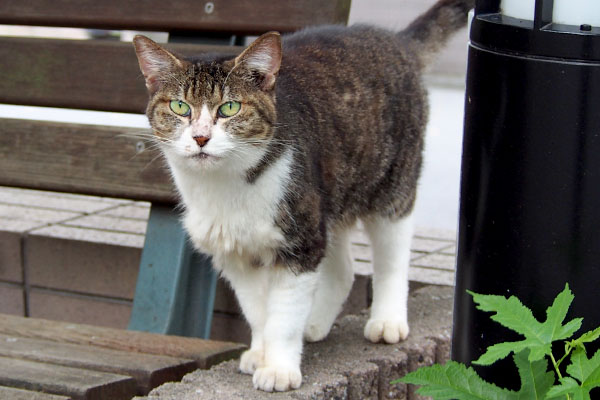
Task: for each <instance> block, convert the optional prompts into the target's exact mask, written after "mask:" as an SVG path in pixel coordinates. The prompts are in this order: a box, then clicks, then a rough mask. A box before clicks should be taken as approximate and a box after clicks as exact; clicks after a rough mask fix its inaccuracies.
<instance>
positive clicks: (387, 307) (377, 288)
mask: <svg viewBox="0 0 600 400" xmlns="http://www.w3.org/2000/svg"><path fill="white" fill-rule="evenodd" d="M363 223H364V226H365V229H366V230H367V233H368V235H369V237H370V239H371V244H372V248H373V302H372V304H371V315H370V318H369V320H368V322H367V324H366V326H365V330H364V335H365V337H366V338H367V339H368V340H370V341H371V342H374V343H376V342H379V341H381V340H382V339H383V340H384V341H385V342H386V343H397V342H399V341H400V340H404V339H406V338H407V336H408V331H409V328H408V321H407V300H408V266H409V262H410V242H411V239H412V234H413V222H412V214H411V215H408V216H405V217H403V218H399V219H398V218H389V217H384V216H371V217H369V218H365V219H364V220H363Z"/></svg>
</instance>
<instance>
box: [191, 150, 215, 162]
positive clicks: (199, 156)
mask: <svg viewBox="0 0 600 400" xmlns="http://www.w3.org/2000/svg"><path fill="white" fill-rule="evenodd" d="M190 158H192V159H194V160H200V161H205V160H206V161H217V160H219V159H220V158H221V157H217V156H215V155H212V154H209V153H207V152H205V151H202V152H200V153H196V154H192V155H191V156H190Z"/></svg>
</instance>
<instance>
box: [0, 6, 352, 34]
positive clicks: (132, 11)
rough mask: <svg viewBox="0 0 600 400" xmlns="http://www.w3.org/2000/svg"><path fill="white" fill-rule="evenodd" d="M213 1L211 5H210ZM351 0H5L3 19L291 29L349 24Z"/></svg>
mask: <svg viewBox="0 0 600 400" xmlns="http://www.w3.org/2000/svg"><path fill="white" fill-rule="evenodd" d="M208 3H211V4H212V6H210V5H207V4H208ZM349 13H350V0H328V1H322V0H303V1H295V0H278V1H270V2H265V1H262V0H254V1H250V0H212V1H210V2H206V1H182V2H166V1H161V0H141V1H135V2H133V1H122V0H103V1H98V0H27V1H24V2H13V1H3V2H0V24H15V25H42V26H66V27H80V28H102V29H132V30H155V31H167V32H170V31H173V30H186V31H220V32H233V33H238V34H257V33H262V32H266V31H269V30H277V31H281V32H289V31H294V30H297V29H299V28H301V27H303V26H307V25H319V24H345V23H346V22H347V20H348V15H349Z"/></svg>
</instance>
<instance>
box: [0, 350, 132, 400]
mask: <svg viewBox="0 0 600 400" xmlns="http://www.w3.org/2000/svg"><path fill="white" fill-rule="evenodd" d="M0 385H2V386H9V387H15V388H20V389H26V390H31V391H40V392H47V393H52V394H59V395H66V396H69V397H72V398H73V400H106V399H111V400H129V399H131V398H132V397H133V396H135V394H136V388H135V381H134V380H133V379H132V378H131V377H128V376H122V375H116V374H108V373H105V372H97V371H89V370H82V369H77V368H68V367H62V366H59V365H52V364H44V363H36V362H31V361H24V360H18V359H14V358H6V357H0Z"/></svg>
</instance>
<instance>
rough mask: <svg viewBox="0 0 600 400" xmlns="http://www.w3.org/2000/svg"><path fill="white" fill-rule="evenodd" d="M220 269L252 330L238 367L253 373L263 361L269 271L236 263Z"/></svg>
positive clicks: (244, 371)
mask: <svg viewBox="0 0 600 400" xmlns="http://www.w3.org/2000/svg"><path fill="white" fill-rule="evenodd" d="M229 265H230V266H231V265H232V264H229ZM233 265H235V264H233ZM222 273H223V276H224V277H225V278H226V279H227V280H228V281H229V283H230V284H231V286H232V287H233V290H234V292H235V294H236V296H237V299H238V303H239V304H240V307H241V308H242V312H243V314H244V317H245V318H246V320H247V321H248V324H249V325H250V330H251V331H252V341H251V344H250V349H248V350H246V351H245V352H244V353H243V354H242V357H241V359H240V371H241V372H242V373H244V374H250V375H252V374H254V372H255V371H256V369H257V368H259V367H261V366H263V365H264V358H265V349H264V337H263V332H264V328H265V323H266V320H267V296H268V292H269V273H268V270H267V269H266V268H251V267H238V266H235V267H233V268H231V267H230V268H224V269H223V272H222Z"/></svg>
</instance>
